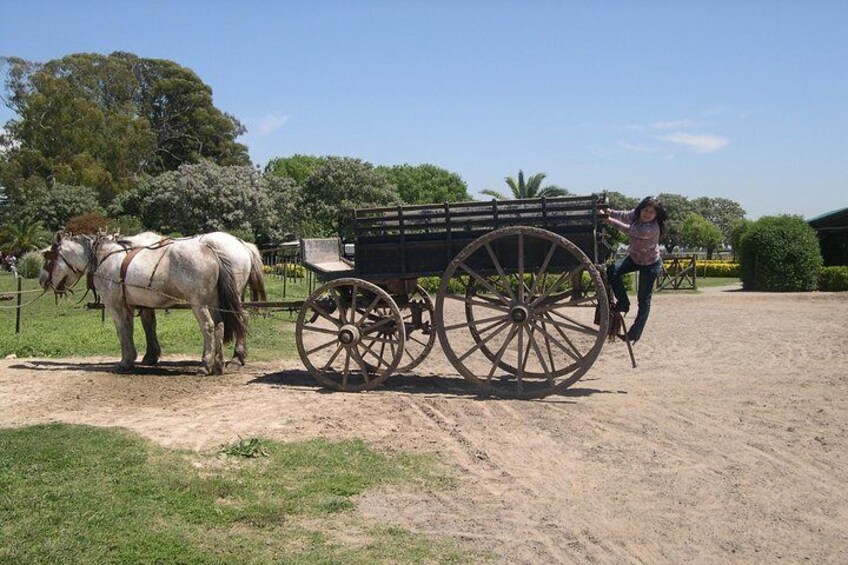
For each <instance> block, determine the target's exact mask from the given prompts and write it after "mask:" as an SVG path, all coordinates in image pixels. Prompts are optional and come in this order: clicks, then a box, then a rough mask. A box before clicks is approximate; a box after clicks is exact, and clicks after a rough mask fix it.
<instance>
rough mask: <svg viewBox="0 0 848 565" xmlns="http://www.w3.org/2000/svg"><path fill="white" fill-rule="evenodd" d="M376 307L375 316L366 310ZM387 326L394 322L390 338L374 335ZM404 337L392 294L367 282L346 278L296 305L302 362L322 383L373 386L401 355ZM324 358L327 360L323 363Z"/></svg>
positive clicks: (340, 387)
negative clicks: (376, 315)
mask: <svg viewBox="0 0 848 565" xmlns="http://www.w3.org/2000/svg"><path fill="white" fill-rule="evenodd" d="M354 296H355V297H356V299H354V298H353V297H354ZM348 301H349V302H348ZM327 305H330V307H329V308H328V307H327ZM377 308H380V310H381V312H382V313H381V314H380V316H379V318H380V320H379V321H374V319H373V317H371V312H373V311H375V310H376V309H377ZM351 312H354V314H353V315H352V316H351ZM318 320H321V321H322V324H320V325H319V324H318V323H317V321H318ZM387 326H391V327H393V328H394V331H393V332H390V334H391V335H392V336H393V337H392V338H391V340H382V338H377V337H375V334H376V333H377V332H378V331H379V330H380V329H381V328H385V327H387ZM381 333H382V332H381ZM317 336H323V337H317ZM405 337H406V336H405V332H404V324H403V318H402V316H401V312H400V309H399V308H398V306H397V304H396V303H395V301H394V300H393V299H392V297H391V296H389V294H388V293H387V292H386V291H384V290H383V289H381V288H380V287H378V286H376V285H374V284H372V283H369V282H367V281H364V280H360V279H350V278H345V279H337V280H334V281H331V282H329V283H327V284H325V285H323V286H321V287H319V288H318V289H316V290H315V291H314V292H312V293H311V294H310V295H309V297H308V298H307V299H306V301H305V302H304V304H303V306H302V307H301V309H300V312H299V314H298V318H297V327H296V332H295V341H296V343H297V350H298V354H299V355H300V360H301V362H302V363H303V365H304V367H306V369H307V370H308V371H309V373H310V374H311V375H312V376H313V377H315V379H316V380H317V381H318V382H320V383H321V384H323V385H325V386H328V387H330V388H334V389H336V390H341V391H345V392H358V391H362V390H369V389H372V388H374V387H376V386H379V385H380V384H381V383H382V382H383V381H385V380H386V379H387V378H388V377H389V376H391V375H392V373H394V372H395V371H396V369H397V366H398V365H399V364H400V361H401V359H402V357H403V349H404V343H405ZM347 339H352V340H353V341H351V342H346V341H345V340H347ZM307 341H311V343H307ZM316 342H317V345H316ZM325 360H326V361H329V363H323V364H322V362H323V361H325ZM316 363H317V364H316Z"/></svg>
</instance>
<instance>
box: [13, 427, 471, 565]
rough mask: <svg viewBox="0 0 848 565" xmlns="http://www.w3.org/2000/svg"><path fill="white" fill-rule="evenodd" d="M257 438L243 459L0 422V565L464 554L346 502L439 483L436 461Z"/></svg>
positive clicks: (437, 558) (101, 432) (108, 432)
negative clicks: (255, 452) (391, 488)
mask: <svg viewBox="0 0 848 565" xmlns="http://www.w3.org/2000/svg"><path fill="white" fill-rule="evenodd" d="M261 443H262V447H263V449H264V451H265V452H266V454H267V456H265V457H259V458H253V459H245V458H241V457H227V456H223V455H216V454H205V455H204V454H197V453H194V452H187V451H173V450H167V449H164V448H161V447H158V446H155V445H153V444H151V443H149V442H147V441H145V440H143V439H141V438H140V437H138V436H136V435H134V434H131V433H129V432H126V431H123V430H118V429H108V428H94V427H88V426H71V425H64V424H50V425H41V426H32V427H27V428H20V429H11V430H10V429H6V430H0V516H2V520H0V563H98V564H100V563H192V564H193V563H266V562H271V561H275V562H285V563H375V562H383V563H394V562H406V563H419V562H427V563H432V562H451V563H452V562H465V561H468V562H470V561H472V559H471V556H470V555H468V554H466V553H463V552H462V551H460V550H459V549H458V548H457V547H456V546H455V545H454V544H453V543H451V542H450V541H446V540H441V539H435V538H428V537H426V536H423V535H418V534H414V533H412V532H409V531H406V530H404V529H401V528H396V527H390V526H387V525H384V524H379V523H374V522H373V521H368V520H365V519H363V518H362V516H360V515H358V514H357V513H356V512H355V511H354V510H352V507H353V502H352V498H353V497H354V496H356V495H359V494H361V493H363V492H364V491H366V490H367V489H369V488H373V487H375V486H378V485H387V484H407V485H425V486H429V487H431V488H445V487H448V486H450V485H451V484H452V480H451V479H450V478H449V477H447V476H446V475H445V474H444V472H443V470H442V469H441V468H440V467H439V465H438V463H437V462H436V461H435V460H433V459H431V458H426V457H421V456H412V455H393V456H385V455H382V454H379V453H376V452H374V451H372V450H371V449H369V448H368V447H367V446H366V445H365V444H364V443H363V442H361V441H342V442H335V443H334V442H328V441H324V440H311V441H306V442H297V443H277V442H272V441H265V440H263V441H262V442H261ZM478 557H479V556H478Z"/></svg>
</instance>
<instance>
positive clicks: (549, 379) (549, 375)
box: [527, 326, 554, 384]
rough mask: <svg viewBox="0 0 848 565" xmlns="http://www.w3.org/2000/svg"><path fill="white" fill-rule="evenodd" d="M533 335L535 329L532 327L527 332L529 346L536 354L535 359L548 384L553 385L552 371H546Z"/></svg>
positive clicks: (546, 365) (543, 359)
mask: <svg viewBox="0 0 848 565" xmlns="http://www.w3.org/2000/svg"><path fill="white" fill-rule="evenodd" d="M535 333H536V327H535V326H532V327H531V328H530V330H529V331H528V332H527V334H528V340H529V341H530V346H531V347H532V348H533V351H535V352H536V358H537V359H539V362H540V363H541V364H542V370H543V371H544V372H545V375H547V378H548V382H550V383H551V384H553V382H554V375H553V371H549V370H548V364H547V363H545V356H544V355H542V350H541V348H540V347H539V344H538V343H536V338H535V336H534V334H535ZM527 353H528V356H529V354H530V348H527Z"/></svg>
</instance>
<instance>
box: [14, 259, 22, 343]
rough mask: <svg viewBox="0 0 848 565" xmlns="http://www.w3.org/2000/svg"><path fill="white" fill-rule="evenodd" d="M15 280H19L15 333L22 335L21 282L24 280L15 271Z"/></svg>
mask: <svg viewBox="0 0 848 565" xmlns="http://www.w3.org/2000/svg"><path fill="white" fill-rule="evenodd" d="M15 278H16V279H18V296H17V298H16V299H15V304H16V305H17V308H15V333H16V334H19V333H21V281H22V280H23V279H22V278H21V276H20V275H19V274H18V272H17V271H15Z"/></svg>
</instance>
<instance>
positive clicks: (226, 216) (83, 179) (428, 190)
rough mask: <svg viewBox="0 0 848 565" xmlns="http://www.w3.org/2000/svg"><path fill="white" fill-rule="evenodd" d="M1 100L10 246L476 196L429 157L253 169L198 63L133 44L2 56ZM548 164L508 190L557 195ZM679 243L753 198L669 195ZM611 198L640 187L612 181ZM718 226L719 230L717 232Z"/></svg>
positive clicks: (704, 237)
mask: <svg viewBox="0 0 848 565" xmlns="http://www.w3.org/2000/svg"><path fill="white" fill-rule="evenodd" d="M0 72H2V76H3V85H2V92H0V98H2V101H3V103H4V104H5V105H6V106H7V107H8V108H10V109H12V110H13V111H14V112H15V117H14V118H13V119H11V120H9V121H8V122H7V123H6V124H5V125H4V128H3V129H2V130H0V248H2V249H3V250H4V252H9V251H12V252H21V251H25V250H26V249H29V248H33V247H37V246H39V245H42V244H43V243H44V242H45V241H46V240H47V238H48V237H49V233H50V232H52V231H55V230H58V229H62V228H71V229H74V230H77V231H92V230H95V229H110V230H120V231H121V232H122V233H130V232H136V231H140V230H143V229H153V230H157V231H160V232H163V233H177V234H185V235H188V234H193V233H199V232H203V231H211V230H227V231H231V232H234V233H237V234H238V235H240V236H241V237H243V238H245V239H248V240H251V241H256V242H258V243H260V244H273V243H276V242H280V241H283V240H285V239H288V238H292V237H299V236H326V235H333V234H337V233H341V234H342V235H347V234H349V233H350V231H351V225H350V220H351V216H352V214H351V212H352V210H353V209H354V208H357V207H364V206H380V205H395V204H400V203H403V204H423V203H440V202H457V201H463V200H470V199H471V197H470V195H469V192H468V187H467V185H466V183H465V182H464V181H463V179H462V178H461V177H460V176H459V175H458V174H456V173H453V172H450V171H448V170H445V169H443V168H440V167H438V166H436V165H432V164H420V165H409V164H404V165H397V166H389V165H378V166H375V165H373V164H371V163H368V162H365V161H363V160H360V159H356V158H351V157H344V156H309V155H298V154H296V155H291V156H286V157H279V158H274V159H271V160H270V161H269V162H268V163H267V165H266V166H265V167H264V169H262V170H259V169H257V168H255V167H254V166H253V165H252V164H251V162H250V158H249V155H248V152H247V147H246V146H245V145H243V144H241V143H238V142H237V141H236V140H237V138H238V137H239V136H240V135H242V134H243V133H245V131H246V128H245V127H244V125H243V124H242V123H241V122H239V120H238V119H237V118H236V117H234V116H232V115H229V114H227V113H226V112H223V111H221V110H219V109H218V108H216V107H215V105H214V103H213V100H212V89H211V88H210V87H209V86H208V85H206V84H205V83H204V82H203V81H202V80H201V79H200V77H198V76H197V75H196V74H195V73H194V72H193V71H192V70H191V69H187V68H185V67H182V66H180V65H179V64H177V63H175V62H172V61H167V60H161V59H146V58H141V57H138V56H136V55H133V54H131V53H122V52H116V53H112V54H110V55H100V54H74V55H69V56H67V57H63V58H61V59H57V60H52V61H48V62H46V63H36V62H31V61H26V60H23V59H20V58H16V57H3V58H0ZM544 178H545V174H544V173H537V174H534V175H529V176H528V178H527V179H526V180H525V176H524V172H523V171H519V173H518V177H517V179H516V178H514V177H506V179H505V181H506V184H507V186H508V188H509V190H510V193H511V194H508V195H507V196H504V194H502V193H501V192H499V191H496V190H492V189H489V190H484V191H482V192H483V194H484V195H486V196H491V197H494V198H507V197H514V198H533V197H539V196H548V197H553V196H560V195H566V194H569V191H568V190H566V189H564V188H560V187H557V186H542V183H543V180H544ZM659 196H660V198H661V199H663V201H664V202H665V205H666V208H667V210H668V212H669V222H668V223H667V226H666V227H667V234H666V237H665V240H664V243H665V245H666V247H667V248H669V250H673V249H674V248H676V247H678V246H680V245H697V246H700V247H705V248H707V249H708V251H711V250H713V249H715V248H716V247H717V246H718V245H720V244H721V243H728V242H732V241H733V237H734V235H733V234H734V229H735V228H734V226H736V225H737V224H738V222H739V221H741V219H742V218H744V210H742V208H741V207H740V206H739V205H738V204H737V203H735V202H733V201H731V200H727V199H722V198H696V199H693V200H689V199H687V198H686V197H684V196H680V195H675V194H665V195H663V194H661V195H659ZM610 199H611V201H612V203H613V206H614V207H617V208H628V207H632V206H635V204H636V203H637V202H638V199H635V198H629V197H627V196H625V195H623V194H620V193H616V192H611V193H610ZM716 230H718V232H720V236H717V235H716Z"/></svg>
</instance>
